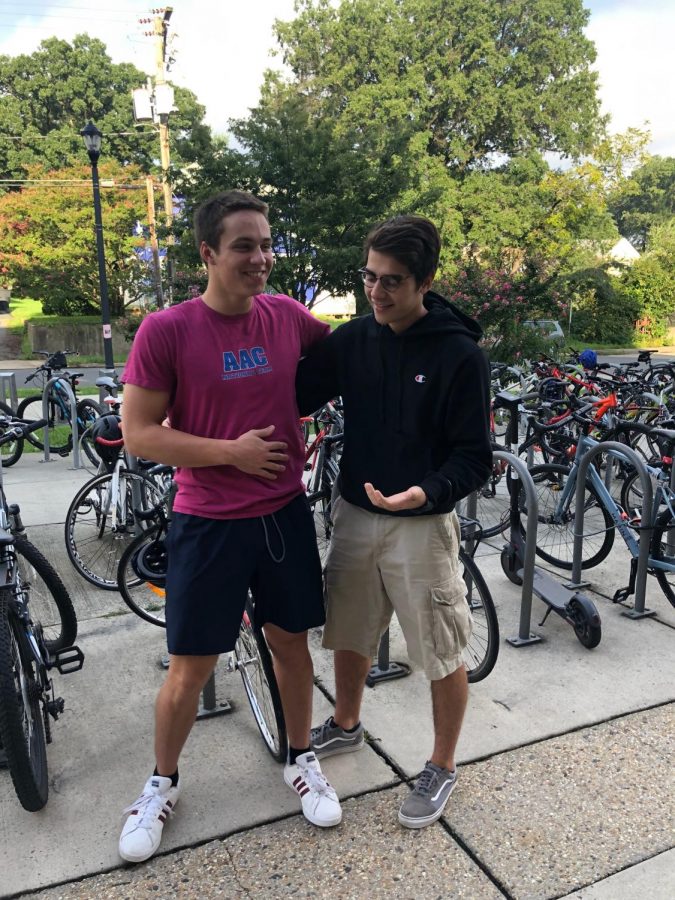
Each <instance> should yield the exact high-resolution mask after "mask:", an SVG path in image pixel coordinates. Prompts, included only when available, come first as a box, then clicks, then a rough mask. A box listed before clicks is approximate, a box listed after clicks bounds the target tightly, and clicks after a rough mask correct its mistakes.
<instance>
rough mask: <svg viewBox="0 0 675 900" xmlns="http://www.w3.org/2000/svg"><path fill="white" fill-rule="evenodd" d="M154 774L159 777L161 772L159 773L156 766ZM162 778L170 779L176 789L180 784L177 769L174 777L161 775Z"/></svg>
mask: <svg viewBox="0 0 675 900" xmlns="http://www.w3.org/2000/svg"><path fill="white" fill-rule="evenodd" d="M152 774H153V775H159V772H158V771H157V766H155V771H154V772H153V773H152ZM160 777H161V778H170V779H171V784H172V786H173V787H176V785H177V784H178V769H176V771H175V772H174V773H173V775H161V776H160Z"/></svg>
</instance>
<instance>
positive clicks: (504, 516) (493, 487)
mask: <svg viewBox="0 0 675 900" xmlns="http://www.w3.org/2000/svg"><path fill="white" fill-rule="evenodd" d="M505 475H506V463H503V462H502V461H501V460H495V461H494V463H493V465H492V472H491V473H490V477H489V478H488V480H487V481H486V482H485V484H484V485H483V486H482V487H481V488H479V489H478V491H477V492H476V494H477V497H476V519H477V520H478V522H479V523H480V527H481V531H482V537H483V538H490V537H496V535H498V534H500V533H501V532H502V531H504V529H505V528H506V527H507V526H508V512H509V503H510V501H509V492H508V489H507V482H506V477H505Z"/></svg>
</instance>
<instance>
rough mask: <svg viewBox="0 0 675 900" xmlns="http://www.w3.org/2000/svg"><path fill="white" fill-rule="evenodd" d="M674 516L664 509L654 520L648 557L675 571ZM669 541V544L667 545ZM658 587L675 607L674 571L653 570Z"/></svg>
mask: <svg viewBox="0 0 675 900" xmlns="http://www.w3.org/2000/svg"><path fill="white" fill-rule="evenodd" d="M674 529H675V516H673V514H672V512H671V511H670V510H669V509H666V510H665V511H664V512H662V513H661V514H660V515H659V516H657V518H656V523H655V525H654V533H653V535H652V544H651V550H650V556H651V557H652V559H653V560H656V561H658V562H663V563H668V565H672V566H673V568H674V569H675V530H674ZM669 541H670V544H669ZM652 571H653V572H654V575H656V580H657V582H658V584H659V587H660V588H661V590H662V591H663V593H664V594H665V596H666V599H667V600H668V602H669V603H671V604H672V605H673V606H675V571H673V572H667V571H665V570H664V569H657V568H654V569H653V570H652Z"/></svg>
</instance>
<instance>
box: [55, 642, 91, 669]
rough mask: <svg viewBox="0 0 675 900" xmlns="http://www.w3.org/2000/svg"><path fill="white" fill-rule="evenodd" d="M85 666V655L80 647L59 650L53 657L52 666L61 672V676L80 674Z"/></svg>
mask: <svg viewBox="0 0 675 900" xmlns="http://www.w3.org/2000/svg"><path fill="white" fill-rule="evenodd" d="M83 664H84V653H83V652H82V651H81V650H80V648H79V647H64V648H63V650H57V651H56V653H55V654H54V655H53V656H52V665H53V666H54V667H55V668H56V669H58V670H59V672H60V673H61V675H70V673H71V672H79V671H80V669H81V668H82V666H83Z"/></svg>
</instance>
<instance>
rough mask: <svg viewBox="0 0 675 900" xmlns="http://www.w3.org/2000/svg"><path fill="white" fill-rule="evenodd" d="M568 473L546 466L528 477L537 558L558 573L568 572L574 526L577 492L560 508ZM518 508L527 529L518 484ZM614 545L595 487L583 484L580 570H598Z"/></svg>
mask: <svg viewBox="0 0 675 900" xmlns="http://www.w3.org/2000/svg"><path fill="white" fill-rule="evenodd" d="M569 472H570V470H569V469H568V467H567V466H559V465H554V464H547V465H543V466H533V468H532V469H530V475H531V476H532V479H533V480H534V483H535V484H534V487H535V491H536V493H537V500H538V504H539V515H538V517H537V556H539V557H541V559H544V560H546V562H548V563H551V564H552V565H554V566H559V567H560V568H561V569H571V568H572V559H573V552H574V522H575V510H576V490H575V491H573V492H572V493H571V494H570V496H569V497H568V498H567V501H566V503H565V506H564V508H560V495H561V492H562V490H563V488H564V486H565V482H566V480H567V476H568V475H569ZM518 506H519V509H520V516H521V526H522V528H523V531H525V529H526V527H527V503H526V500H525V491H524V489H523V486H522V484H520V483H519V493H518ZM613 543H614V523H613V521H612V517H611V516H610V514H609V512H608V511H607V510H606V509H605V507H604V506H602V504H601V502H600V498H599V497H598V494H597V492H596V490H595V488H594V487H592V485H590V484H586V490H585V494H584V541H583V549H582V557H581V565H582V567H583V568H586V569H590V568H591V567H593V566H597V565H598V563H601V562H602V561H603V559H605V558H606V557H607V555H608V554H609V551H610V550H611V549H612V545H613Z"/></svg>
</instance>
